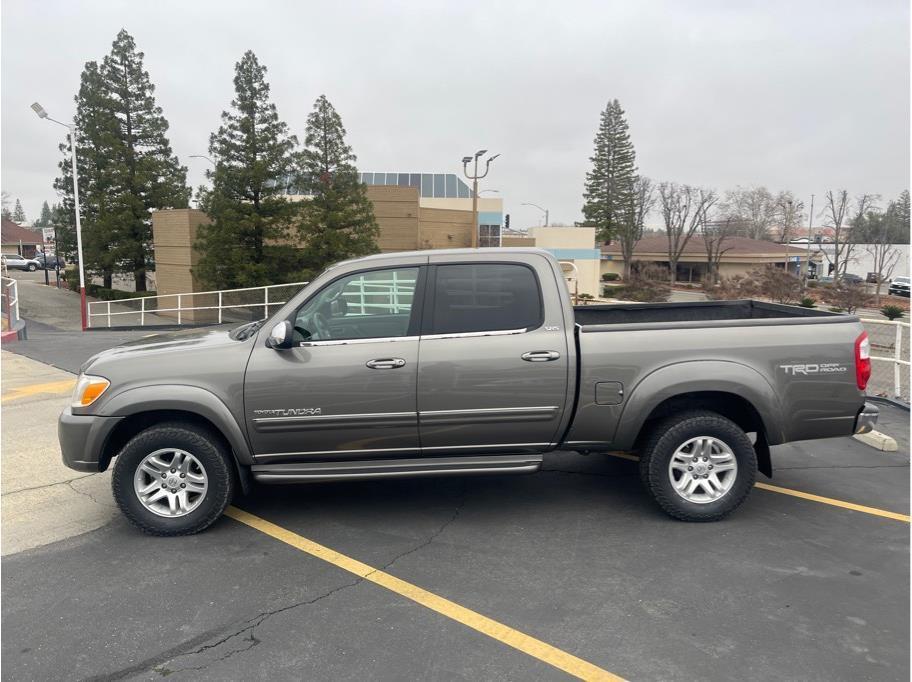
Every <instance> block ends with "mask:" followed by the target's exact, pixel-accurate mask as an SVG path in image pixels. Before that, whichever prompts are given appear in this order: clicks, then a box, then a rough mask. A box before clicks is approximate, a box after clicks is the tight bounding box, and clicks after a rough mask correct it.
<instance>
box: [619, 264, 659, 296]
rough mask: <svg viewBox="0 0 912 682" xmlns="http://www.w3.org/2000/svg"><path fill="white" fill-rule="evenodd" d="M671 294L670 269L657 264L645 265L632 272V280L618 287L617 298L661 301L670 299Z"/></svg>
mask: <svg viewBox="0 0 912 682" xmlns="http://www.w3.org/2000/svg"><path fill="white" fill-rule="evenodd" d="M670 295H671V284H670V283H669V281H668V271H667V270H666V269H665V268H662V267H659V266H656V265H651V264H650V265H644V266H642V267H639V268H637V269H636V270H634V271H633V272H631V274H630V280H629V281H628V282H627V285H626V286H624V287H619V288H618V289H617V293H616V296H617V298H619V299H621V300H623V301H636V302H637V303H659V302H664V301H667V300H668V297H669V296H670Z"/></svg>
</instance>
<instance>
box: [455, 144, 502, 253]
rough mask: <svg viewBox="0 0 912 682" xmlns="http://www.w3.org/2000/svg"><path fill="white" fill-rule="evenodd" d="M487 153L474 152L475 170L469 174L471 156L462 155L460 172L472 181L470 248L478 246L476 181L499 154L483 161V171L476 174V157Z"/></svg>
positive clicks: (483, 175) (482, 150) (485, 173)
mask: <svg viewBox="0 0 912 682" xmlns="http://www.w3.org/2000/svg"><path fill="white" fill-rule="evenodd" d="M487 153H488V150H487V149H479V150H478V151H477V152H475V156H474V159H475V171H474V172H473V174H472V175H469V164H470V163H471V162H472V158H473V157H471V156H463V157H462V172H463V173H464V174H465V176H466V177H467V178H468V179H469V180H471V181H472V242H471V245H472V248H473V249H477V248H478V181H479V180H481V179H482V178H483V177H485V176H486V175H487V174H488V171H489V170H491V162H492V161H493V160H494V159H496V158H497V157H498V156H500V154H495V155H494V156H492V157H491V158H489V159H488V160H487V162H486V163H485V170H484V173H482V174H481V175H479V174H478V159H479V158H481V157H482V156H484V155H485V154H487Z"/></svg>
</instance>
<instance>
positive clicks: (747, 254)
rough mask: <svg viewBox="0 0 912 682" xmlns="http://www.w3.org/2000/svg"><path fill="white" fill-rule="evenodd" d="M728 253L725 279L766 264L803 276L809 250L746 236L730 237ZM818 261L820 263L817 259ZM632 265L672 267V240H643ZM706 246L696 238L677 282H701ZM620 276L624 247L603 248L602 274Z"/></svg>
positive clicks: (683, 258)
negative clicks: (669, 246)
mask: <svg viewBox="0 0 912 682" xmlns="http://www.w3.org/2000/svg"><path fill="white" fill-rule="evenodd" d="M722 249H723V250H724V253H723V254H722V257H721V259H720V261H719V274H720V275H721V276H722V277H733V276H734V275H746V274H747V273H748V272H750V271H751V270H756V269H757V268H759V267H763V266H766V265H775V266H776V267H781V268H785V267H786V263H788V271H789V272H791V273H793V274H801V273H803V272H804V270H805V268H806V267H807V251H806V249H804V248H800V247H795V246H789V245H788V244H777V243H775V242H768V241H761V240H758V239H747V238H746V237H729V238H728V239H726V240H725V242H724V243H723V246H722ZM820 258H821V257H820V255H819V254H812V255H811V261H812V262H819V261H820ZM815 259H816V260H815ZM632 262H633V263H634V264H636V263H653V264H656V265H660V266H663V267H666V268H667V267H668V239H667V238H666V237H646V238H644V239H641V240H640V241H639V242H638V243H637V245H636V248H635V249H634V253H633V259H632ZM707 267H708V264H707V259H706V246H705V245H704V243H703V238H702V237H701V236H700V235H694V236H693V238H691V239H690V241H688V242H687V246H685V247H684V251H683V253H682V254H681V258H680V260H679V261H678V271H677V281H678V282H693V283H699V282H701V281H702V280H703V278H704V277H705V276H706V273H707ZM609 272H611V273H616V274H617V275H620V276H623V273H624V259H623V257H622V255H621V247H620V244H617V243H613V244H609V245H604V246H602V247H601V274H605V273H609Z"/></svg>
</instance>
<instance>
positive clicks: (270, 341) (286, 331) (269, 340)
mask: <svg viewBox="0 0 912 682" xmlns="http://www.w3.org/2000/svg"><path fill="white" fill-rule="evenodd" d="M291 335H292V328H291V322H289V321H288V320H282V321H281V322H279V323H278V324H277V325H276V326H274V327H273V328H272V331H270V332H269V336H267V337H266V345H267V346H268V347H269V348H274V349H275V350H282V349H284V348H291V343H292V340H291Z"/></svg>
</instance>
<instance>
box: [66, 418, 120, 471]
mask: <svg viewBox="0 0 912 682" xmlns="http://www.w3.org/2000/svg"><path fill="white" fill-rule="evenodd" d="M122 419H123V417H99V416H96V415H82V414H73V411H72V410H71V409H70V408H69V407H68V408H66V409H65V410H64V411H63V412H61V413H60V418H59V419H58V420H57V439H58V440H59V441H60V452H61V454H62V455H63V463H64V464H65V465H67V466H68V467H69V468H70V469H76V471H103V470H104V469H105V468H107V460H105V461H104V462H102V461H101V457H102V454H103V453H104V445H105V442H106V441H107V440H108V436H110V435H111V431H113V430H114V427H115V426H117V424H118V422H120V421H121V420H122Z"/></svg>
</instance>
